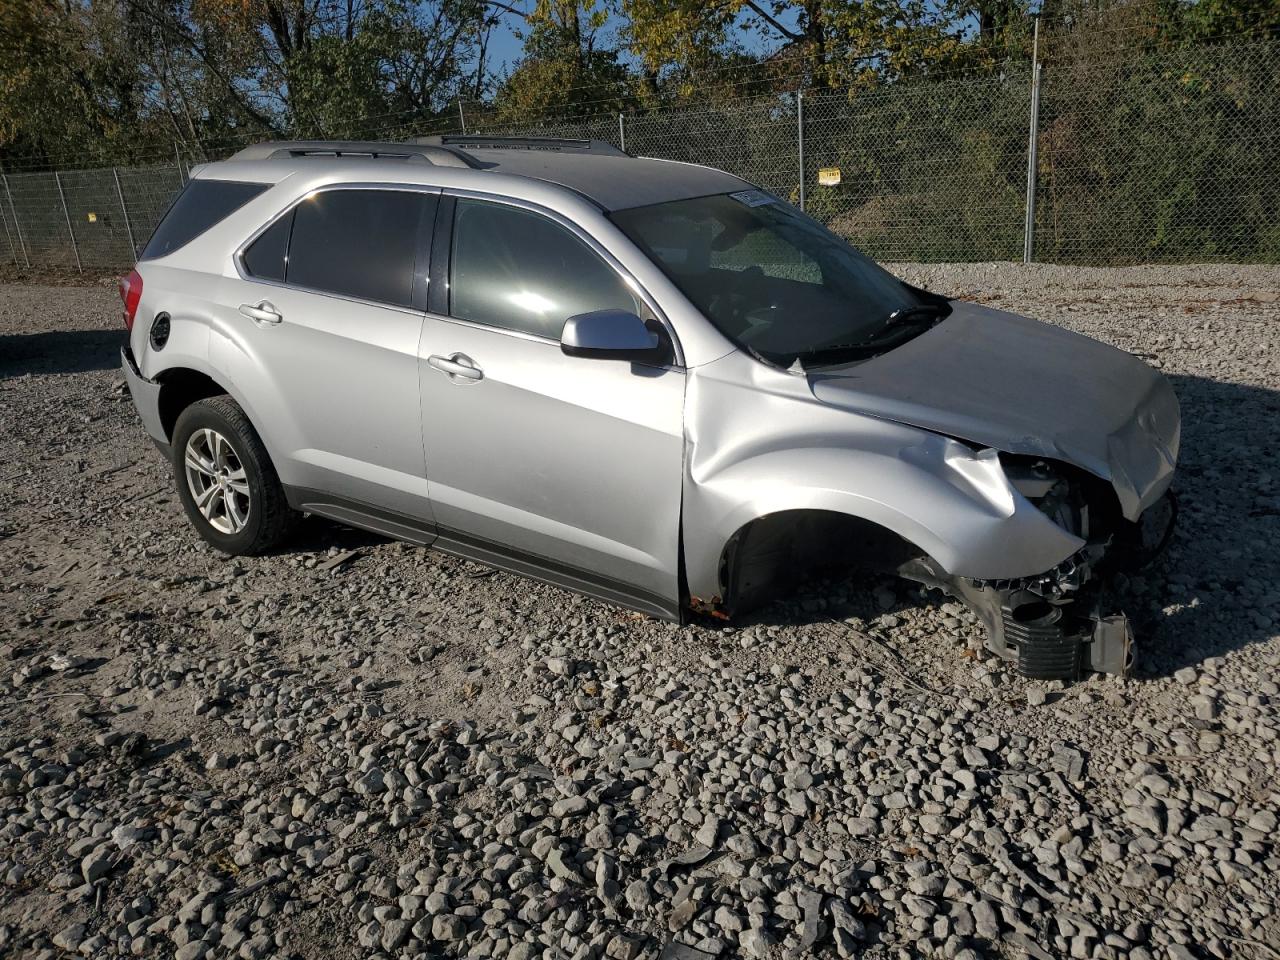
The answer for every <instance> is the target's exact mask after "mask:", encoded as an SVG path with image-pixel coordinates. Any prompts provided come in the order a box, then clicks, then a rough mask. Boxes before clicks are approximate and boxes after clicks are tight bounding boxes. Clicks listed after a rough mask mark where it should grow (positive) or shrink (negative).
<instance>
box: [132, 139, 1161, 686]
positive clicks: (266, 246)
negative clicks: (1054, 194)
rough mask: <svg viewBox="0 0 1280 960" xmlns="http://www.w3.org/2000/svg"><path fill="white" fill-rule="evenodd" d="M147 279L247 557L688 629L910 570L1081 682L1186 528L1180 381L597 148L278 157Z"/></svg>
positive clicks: (1001, 640) (504, 144)
mask: <svg viewBox="0 0 1280 960" xmlns="http://www.w3.org/2000/svg"><path fill="white" fill-rule="evenodd" d="M121 293H122V297H123V300H124V304H125V323H126V326H128V327H129V328H130V330H131V334H130V337H129V344H128V346H127V347H126V348H125V350H124V355H123V365H124V371H125V375H126V377H127V379H128V382H129V387H130V389H131V391H132V395H133V399H134V402H135V404H136V405H137V408H138V411H139V413H140V414H141V417H142V421H143V423H144V424H145V425H146V427H147V430H148V431H149V433H150V434H151V436H152V438H153V439H154V440H155V441H156V443H157V444H158V445H159V446H160V448H161V449H162V450H163V451H165V453H166V454H167V455H168V456H169V457H170V459H171V461H172V464H173V471H174V479H175V482H176V484H177V489H178V493H179V495H180V497H181V499H182V502H183V504H184V506H185V508H186V512H187V514H188V516H189V517H190V520H191V522H192V524H193V525H194V526H195V527H196V529H197V531H198V532H199V533H200V535H201V536H203V537H204V538H205V539H206V540H207V541H208V542H209V543H211V544H213V546H215V547H216V548H218V549H219V550H223V551H225V552H227V553H241V554H243V553H249V554H252V553H259V552H262V551H264V550H268V549H270V548H272V547H273V546H274V545H275V544H277V543H278V542H279V541H280V539H281V538H282V537H283V536H284V535H285V533H286V532H287V530H288V528H289V526H290V524H291V522H292V520H293V519H294V518H295V517H297V516H298V515H300V514H302V513H314V514H319V515H322V516H326V517H330V518H333V519H335V520H338V521H341V522H343V523H346V524H351V525H354V526H358V527H363V528H367V529H370V530H374V531H377V532H379V533H383V534H386V535H389V536H393V537H398V538H401V539H404V540H408V541H412V542H415V543H420V544H430V545H433V546H436V547H439V548H441V549H443V550H446V551H449V552H451V553H455V554H459V555H462V556H465V557H469V558H473V559H476V560H479V561H482V562H485V563H489V564H493V565H495V566H499V567H503V568H505V569H508V570H513V571H516V572H518V573H522V574H527V575H531V576H535V577H540V578H542V579H545V580H548V581H551V582H553V583H556V584H560V585H562V586H565V587H568V588H570V589H573V590H577V591H581V592H582V593H586V594H589V595H592V596H595V597H599V598H602V599H604V600H607V601H610V602H614V603H620V604H625V605H627V606H630V607H634V608H636V609H638V610H642V611H645V612H648V613H651V614H654V615H657V616H661V617H666V618H670V619H674V620H678V619H681V618H682V617H684V616H686V615H687V614H688V613H689V612H691V611H698V612H701V613H704V614H711V615H716V616H720V617H732V616H735V615H740V614H742V613H744V612H746V611H748V610H749V609H751V608H752V607H755V606H758V605H759V604H760V603H762V602H763V601H765V600H767V599H768V598H770V597H775V596H777V595H779V593H780V592H782V591H785V590H787V589H788V588H789V587H791V586H793V585H794V584H795V583H796V582H797V580H798V579H799V578H801V577H802V576H804V575H805V573H806V572H807V571H811V570H813V569H814V568H817V567H839V568H842V569H848V570H850V571H854V570H872V571H874V570H880V571H891V572H896V573H898V574H901V575H902V576H905V577H909V578H912V579H914V580H917V581H919V582H922V583H924V584H927V585H930V586H932V587H938V588H941V589H942V590H945V591H947V592H949V593H951V594H953V595H954V596H956V597H959V598H961V599H962V600H964V601H965V602H966V603H968V604H969V605H970V606H971V607H972V608H973V609H975V610H976V611H977V612H978V613H979V614H980V615H981V617H982V619H983V620H984V622H985V623H986V626H987V628H988V633H989V638H990V639H989V645H990V647H991V649H992V650H994V651H995V652H996V653H998V654H1000V655H1001V656H1002V657H1005V658H1007V659H1009V660H1012V661H1015V662H1016V663H1017V666H1018V668H1019V669H1020V670H1021V671H1022V672H1024V673H1025V674H1028V675H1031V676H1038V677H1072V676H1076V675H1078V674H1079V673H1081V672H1083V671H1085V670H1088V669H1093V670H1103V671H1110V672H1123V671H1125V670H1126V669H1127V668H1128V665H1129V662H1130V642H1131V637H1130V630H1129V627H1128V624H1127V622H1126V620H1125V618H1124V617H1123V615H1121V614H1119V613H1118V612H1115V611H1113V610H1111V609H1110V608H1109V607H1108V606H1107V601H1106V599H1105V598H1106V596H1107V592H1108V591H1107V587H1108V583H1109V582H1111V581H1112V580H1113V578H1114V574H1115V571H1116V570H1118V569H1120V567H1121V565H1122V564H1124V563H1129V562H1134V561H1136V560H1140V559H1141V558H1142V556H1143V554H1144V553H1147V552H1149V551H1150V550H1151V549H1152V548H1153V547H1156V546H1159V545H1160V543H1161V542H1162V541H1163V540H1164V539H1167V535H1168V531H1169V529H1171V527H1172V523H1173V510H1172V506H1171V500H1170V498H1169V497H1168V495H1167V491H1168V489H1169V486H1170V482H1171V480H1172V477H1173V473H1174V465H1175V460H1176V457H1177V452H1178V438H1179V413H1178V404H1177V400H1176V398H1175V397H1174V394H1173V391H1172V389H1171V388H1170V386H1169V384H1168V383H1167V382H1166V381H1165V380H1164V379H1163V378H1162V377H1161V376H1160V375H1159V374H1157V373H1156V372H1155V371H1153V370H1151V369H1150V368H1149V367H1147V366H1146V365H1144V364H1143V363H1141V362H1140V361H1139V360H1137V359H1135V358H1134V357H1132V356H1130V355H1129V354H1127V353H1123V352H1121V351H1119V350H1115V349H1113V348H1111V347H1108V346H1104V345H1103V344H1100V343H1097V342H1095V341H1093V340H1090V339H1087V338H1085V337H1082V336H1078V335H1076V334H1074V333H1069V332H1067V331H1065V330H1061V329H1059V328H1057V327H1053V326H1049V325H1047V324H1043V323H1038V322H1036V321H1034V320H1028V319H1024V318H1022V317H1018V316H1014V315H1011V314H1008V313H1004V312H1001V311H998V310H992V309H987V308H985V307H980V306H975V305H973V304H968V303H961V302H957V301H954V300H949V299H948V298H946V297H943V296H939V295H937V294H934V293H930V292H928V291H925V290H922V289H918V288H916V287H913V286H912V285H910V284H908V283H905V282H903V281H901V280H898V279H896V278H894V277H893V276H891V275H890V274H889V273H887V272H886V271H884V270H883V269H881V268H880V267H879V266H877V265H876V264H875V263H873V262H872V261H871V260H869V259H868V258H866V257H865V256H863V255H862V254H860V253H859V252H858V251H857V250H854V249H853V248H851V247H850V246H849V245H848V244H847V243H845V242H844V241H843V240H841V239H840V238H838V237H836V236H834V235H833V234H831V233H830V232H828V231H827V230H826V229H825V228H823V227H822V226H821V225H820V224H818V223H816V222H815V221H813V220H811V219H809V218H808V217H806V216H805V215H804V214H803V213H801V212H800V211H798V210H796V209H795V208H793V207H792V206H790V205H789V204H787V203H784V202H782V201H780V200H778V199H777V198H775V197H773V196H771V195H769V194H768V193H765V192H764V191H762V190H760V189H757V188H756V187H754V186H753V185H752V184H750V183H747V182H745V181H743V180H740V179H738V178H737V177H734V176H731V175H730V174H728V173H724V172H721V171H718V170H712V169H709V168H706V167H700V166H693V165H689V164H682V163H673V162H667V161H661V160H651V159H639V158H635V157H631V156H629V155H627V154H624V153H622V152H620V151H618V150H616V149H614V148H612V147H609V146H608V145H605V144H602V143H598V142H587V141H572V140H522V139H497V138H476V137H445V138H436V139H434V140H427V141H419V142H414V143H329V142H323V143H314V142H291V143H272V144H262V145H259V146H255V147H251V148H248V149H246V150H244V151H241V153H239V154H237V155H236V156H235V157H233V158H232V159H231V160H229V161H226V162H221V163H214V164H209V165H207V166H204V167H202V168H200V169H199V170H197V171H195V172H194V173H193V179H192V181H191V183H190V185H189V186H188V187H187V189H186V190H185V192H184V193H182V194H181V195H180V196H179V198H178V199H177V201H176V202H175V203H174V205H173V207H172V209H171V210H170V211H169V213H168V214H167V216H166V217H165V218H164V220H163V221H162V222H161V224H160V226H159V228H158V229H157V231H156V233H155V235H154V236H153V237H152V239H151V241H150V242H149V243H148V245H147V247H146V248H145V250H144V251H143V254H142V257H141V260H140V262H139V263H138V265H137V268H136V269H135V270H134V272H133V273H132V274H130V276H129V277H128V278H126V279H125V280H124V281H123V282H122V284H121Z"/></svg>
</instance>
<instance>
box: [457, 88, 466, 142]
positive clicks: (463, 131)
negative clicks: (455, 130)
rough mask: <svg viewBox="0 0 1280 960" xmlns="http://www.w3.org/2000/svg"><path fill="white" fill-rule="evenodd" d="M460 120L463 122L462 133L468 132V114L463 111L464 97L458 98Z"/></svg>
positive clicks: (464, 134)
mask: <svg viewBox="0 0 1280 960" xmlns="http://www.w3.org/2000/svg"><path fill="white" fill-rule="evenodd" d="M458 122H459V123H461V124H462V135H463V136H466V134H467V115H466V114H465V113H463V112H462V98H461V97H459V98H458Z"/></svg>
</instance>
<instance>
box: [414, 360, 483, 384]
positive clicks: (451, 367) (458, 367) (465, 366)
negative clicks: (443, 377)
mask: <svg viewBox="0 0 1280 960" xmlns="http://www.w3.org/2000/svg"><path fill="white" fill-rule="evenodd" d="M427 363H429V364H431V366H433V367H435V368H436V369H437V370H439V371H440V372H441V373H447V374H448V375H449V379H450V380H453V381H454V382H457V381H458V380H459V379H462V380H483V379H484V371H483V370H481V369H480V368H479V367H478V366H476V362H475V361H474V360H472V359H471V358H470V357H468V356H467V355H466V354H465V353H455V354H451V355H450V356H447V357H442V356H441V355H440V354H438V353H433V354H432V355H431V356H429V357H428V358H427Z"/></svg>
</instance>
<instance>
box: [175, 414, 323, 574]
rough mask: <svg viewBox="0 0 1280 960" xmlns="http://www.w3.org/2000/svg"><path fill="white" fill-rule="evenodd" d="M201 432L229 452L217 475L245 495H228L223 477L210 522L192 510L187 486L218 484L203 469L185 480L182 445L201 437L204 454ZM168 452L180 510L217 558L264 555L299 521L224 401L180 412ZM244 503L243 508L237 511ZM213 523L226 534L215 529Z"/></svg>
mask: <svg viewBox="0 0 1280 960" xmlns="http://www.w3.org/2000/svg"><path fill="white" fill-rule="evenodd" d="M205 431H212V432H213V434H216V435H217V436H216V438H214V439H220V440H222V441H225V442H226V443H227V444H228V445H229V448H230V452H229V454H228V455H227V456H226V458H225V463H226V464H227V465H228V466H227V467H224V468H223V470H224V471H226V470H231V472H230V473H228V474H227V475H226V476H227V477H229V476H232V475H235V476H236V478H237V483H236V490H242V489H246V488H247V494H246V493H243V492H238V493H234V494H232V493H230V492H229V491H228V489H227V487H226V485H225V484H226V483H227V479H226V477H224V478H223V481H222V482H223V484H224V486H223V488H222V490H221V491H220V492H219V493H215V494H214V499H216V498H217V496H221V497H222V498H223V501H222V507H223V510H222V514H223V515H222V516H221V517H218V516H215V517H214V518H213V519H212V520H211V519H210V518H208V517H206V516H205V514H204V513H203V512H202V511H201V509H200V507H199V506H197V505H196V499H195V498H196V493H195V492H194V491H193V490H192V485H193V484H197V485H199V484H202V483H203V484H206V487H207V486H214V485H217V484H218V480H217V479H216V478H214V479H212V480H210V479H209V477H210V474H209V473H208V471H205V470H203V469H196V470H195V473H194V479H189V477H188V474H189V470H188V466H187V445H188V443H189V442H190V441H191V439H192V436H193V435H195V434H196V433H197V432H200V434H201V435H200V437H198V438H197V441H196V445H197V447H198V448H200V449H202V450H208V449H210V448H209V447H208V446H207V444H206V440H207V439H208V438H210V436H211V434H209V433H207V432H205ZM202 445H203V446H202ZM172 450H173V458H172V462H173V475H174V480H175V481H176V483H177V486H178V496H179V497H180V498H181V500H182V508H183V509H184V510H186V512H187V518H188V519H189V520H190V521H191V524H192V526H194V527H195V528H196V531H197V532H198V533H199V534H200V536H201V537H203V538H204V539H205V541H207V542H208V543H209V544H210V545H212V546H213V547H215V548H216V549H218V550H220V551H222V552H223V553H229V554H232V555H235V556H241V555H254V554H259V553H264V552H266V551H267V550H270V549H271V548H273V547H275V546H276V545H277V544H279V543H280V541H281V540H283V539H284V537H285V536H286V534H288V533H289V530H290V529H291V528H292V527H293V525H294V524H295V522H296V521H297V519H298V517H299V516H300V515H299V514H298V513H297V512H296V511H294V510H292V509H290V507H289V502H288V500H286V499H285V495H284V488H283V487H281V485H280V477H279V476H278V475H277V474H276V468H275V467H274V466H272V463H271V458H270V457H269V456H267V448H266V447H264V446H263V445H262V439H261V438H260V437H259V436H258V431H256V430H254V429H253V424H251V423H250V422H249V418H248V417H246V416H245V414H244V411H243V410H241V409H240V405H239V404H238V403H236V402H235V401H234V400H232V399H231V398H230V397H228V396H225V395H224V396H217V397H209V398H207V399H205V400H199V401H197V402H195V403H193V404H191V406H189V407H187V408H186V409H185V410H183V411H182V413H181V414H179V416H178V422H177V423H176V424H175V425H174V428H173V443H172ZM200 462H202V463H206V464H208V463H210V462H211V461H210V460H208V459H206V458H201V459H200ZM240 468H242V469H243V472H244V476H243V479H240V478H239V477H238V471H239V469H240ZM231 497H234V498H235V499H234V503H235V504H237V505H240V507H241V508H240V509H238V510H234V511H233V510H232V509H231V508H230V506H229V505H228V502H227V501H228V498H231ZM246 498H247V508H245V507H244V506H243V505H244V503H245V500H246ZM233 514H234V516H233ZM215 523H222V524H223V525H225V526H227V527H228V528H232V529H228V530H222V529H218V527H217V526H215ZM237 524H240V526H239V527H238V528H236V527H237Z"/></svg>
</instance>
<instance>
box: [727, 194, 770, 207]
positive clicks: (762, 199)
mask: <svg viewBox="0 0 1280 960" xmlns="http://www.w3.org/2000/svg"><path fill="white" fill-rule="evenodd" d="M729 196H731V197H733V199H735V200H737V201H738V202H739V203H745V204H746V205H747V206H748V207H763V206H764V205H765V204H766V203H773V197H771V196H769V194H767V193H765V192H764V191H763V190H739V191H738V192H737V193H731V194H729Z"/></svg>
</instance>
